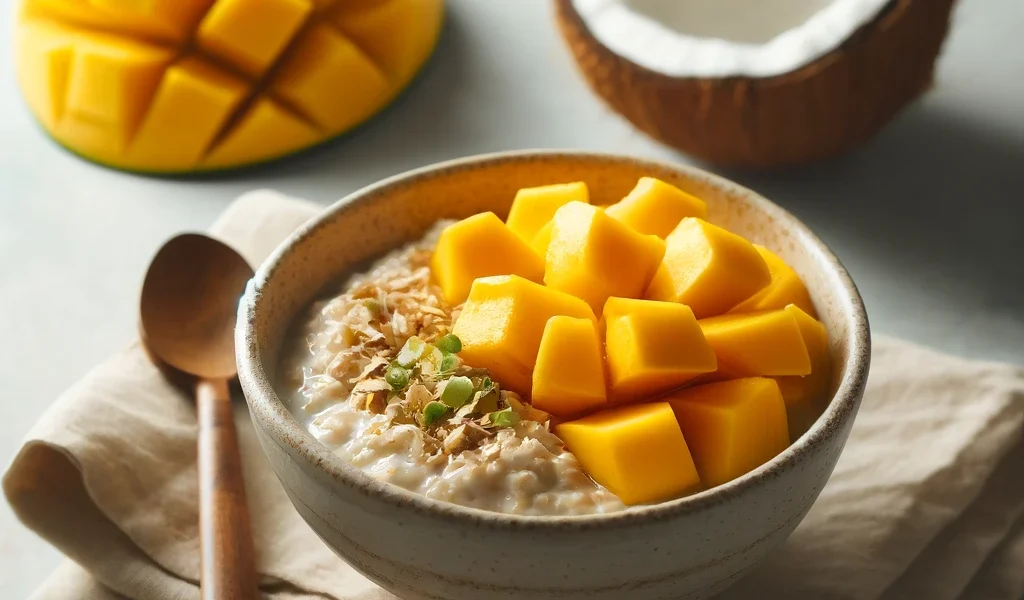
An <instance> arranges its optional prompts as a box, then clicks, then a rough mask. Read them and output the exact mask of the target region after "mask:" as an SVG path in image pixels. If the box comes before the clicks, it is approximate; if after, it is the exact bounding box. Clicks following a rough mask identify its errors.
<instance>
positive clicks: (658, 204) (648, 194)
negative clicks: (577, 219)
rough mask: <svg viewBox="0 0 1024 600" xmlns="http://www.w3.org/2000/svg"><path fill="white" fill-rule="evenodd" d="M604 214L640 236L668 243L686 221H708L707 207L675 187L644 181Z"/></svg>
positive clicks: (648, 179) (639, 182)
mask: <svg viewBox="0 0 1024 600" xmlns="http://www.w3.org/2000/svg"><path fill="white" fill-rule="evenodd" d="M605 212H606V213H608V216H610V217H612V218H613V219H617V220H619V221H622V222H623V223H625V224H626V225H629V226H630V227H632V228H633V229H635V230H636V231H638V232H640V233H643V234H645V235H656V236H658V237H660V238H661V239H665V238H666V237H668V234H670V233H672V230H673V229H675V228H676V226H677V225H679V222H680V221H682V220H683V218H684V217H698V218H701V219H705V218H707V215H708V205H707V204H706V203H705V202H704V201H703V200H701V199H700V198H697V197H695V196H691V195H690V194H687V193H686V192H684V191H683V190H681V189H679V188H677V187H675V186H674V185H672V184H669V183H665V182H664V181H662V180H660V179H655V178H654V177H641V178H640V180H639V181H638V182H637V184H636V187H634V188H633V190H632V191H631V192H630V193H629V194H628V195H627V196H626V197H625V198H623V199H622V200H620V201H618V202H616V203H615V204H613V205H611V206H609V207H608V208H607V209H606V210H605Z"/></svg>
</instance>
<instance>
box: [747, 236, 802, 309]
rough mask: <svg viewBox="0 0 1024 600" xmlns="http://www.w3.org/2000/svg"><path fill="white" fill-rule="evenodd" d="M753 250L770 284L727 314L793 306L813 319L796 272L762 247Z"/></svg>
mask: <svg viewBox="0 0 1024 600" xmlns="http://www.w3.org/2000/svg"><path fill="white" fill-rule="evenodd" d="M754 248H755V249H756V250H757V252H758V254H760V255H761V258H763V259H764V262H765V263H766V264H767V265H768V272H769V273H771V276H772V282H771V283H769V284H768V285H767V286H766V287H764V288H762V289H761V291H759V292H757V293H756V294H754V295H753V296H751V297H749V298H747V299H746V300H744V301H743V302H740V303H739V304H737V305H736V306H734V307H732V309H731V310H730V311H729V312H731V313H739V312H757V311H760V310H774V309H779V308H785V307H786V306H787V305H789V304H795V305H797V306H799V307H800V308H801V309H802V310H803V311H804V312H806V313H807V314H809V315H811V316H812V317H813V316H814V315H815V314H816V313H815V311H814V304H813V303H812V302H811V295H810V294H809V293H807V287H806V286H804V282H803V280H801V279H800V276H799V275H797V274H796V271H794V270H793V268H792V267H790V266H789V265H787V264H786V262H785V261H784V260H782V259H781V258H779V257H778V255H776V254H775V253H774V252H772V251H771V250H769V249H767V248H765V247H764V246H761V245H759V244H754Z"/></svg>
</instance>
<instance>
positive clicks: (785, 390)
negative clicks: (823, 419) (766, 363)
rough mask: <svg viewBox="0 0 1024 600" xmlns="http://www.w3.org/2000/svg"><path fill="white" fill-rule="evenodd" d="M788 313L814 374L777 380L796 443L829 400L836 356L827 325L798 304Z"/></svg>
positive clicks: (790, 433)
mask: <svg viewBox="0 0 1024 600" xmlns="http://www.w3.org/2000/svg"><path fill="white" fill-rule="evenodd" d="M785 310H786V312H789V313H790V314H792V315H793V317H794V318H795V319H796V322H797V325H799V327H800V335H801V336H802V337H803V340H804V345H805V346H806V347H807V354H808V355H809V356H810V359H811V373H810V375H807V376H804V377H800V376H792V375H791V376H784V377H776V378H775V381H776V382H777V383H778V384H779V390H781V391H782V399H783V400H785V402H786V413H787V416H788V419H789V437H790V439H794V440H795V439H797V438H798V437H800V436H801V435H803V434H804V432H805V431H807V430H808V429H809V428H810V427H811V425H812V424H813V423H814V421H815V420H817V418H818V415H820V414H821V411H822V410H823V409H824V405H825V404H826V403H827V402H828V401H829V398H828V396H827V393H828V388H829V384H830V383H831V377H832V355H831V353H830V352H829V345H828V332H827V331H826V330H825V326H824V325H822V324H821V323H820V322H819V321H818V320H817V319H815V318H814V317H812V316H810V315H809V314H807V313H806V312H804V311H803V310H802V309H801V308H800V307H798V306H796V305H794V304H791V305H789V306H787V307H786V308H785Z"/></svg>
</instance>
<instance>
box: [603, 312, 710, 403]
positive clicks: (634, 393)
mask: <svg viewBox="0 0 1024 600" xmlns="http://www.w3.org/2000/svg"><path fill="white" fill-rule="evenodd" d="M602 321H603V322H604V326H605V335H604V339H605V353H606V356H607V364H608V385H609V388H610V391H609V396H610V398H611V399H612V401H613V402H615V403H619V404H621V403H628V402H640V401H643V400H647V399H650V398H651V397H652V396H655V395H657V394H660V393H662V392H666V391H669V390H671V389H673V388H676V387H679V386H681V385H683V384H684V383H686V382H688V381H690V380H691V379H693V378H694V377H697V376H698V375H701V374H702V373H710V372H713V371H714V370H715V368H716V364H717V361H716V358H715V353H714V351H713V350H712V349H711V346H710V345H709V344H708V342H707V341H706V340H705V339H704V334H703V332H702V331H701V328H700V325H699V324H698V323H697V320H696V319H695V318H694V316H693V312H692V311H691V310H690V309H689V307H687V306H684V305H682V304H676V303H672V302H654V301H651V300H634V299H627V298H609V299H608V302H607V303H605V306H604V313H603V315H602Z"/></svg>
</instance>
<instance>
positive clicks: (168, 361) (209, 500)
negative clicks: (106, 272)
mask: <svg viewBox="0 0 1024 600" xmlns="http://www.w3.org/2000/svg"><path fill="white" fill-rule="evenodd" d="M252 276H253V272H252V269H251V268H250V267H249V265H248V264H247V263H246V262H245V259H243V258H242V257H241V256H239V255H238V253H237V252H235V251H234V250H232V249H231V248H229V247H228V246H226V245H225V244H222V243H221V242H218V241H217V240H214V239H213V238H209V237H206V236H204V235H199V234H191V233H190V234H184V235H179V236H177V237H174V238H172V239H171V240H169V241H168V242H167V243H166V244H164V246H163V247H162V248H161V249H160V251H159V252H157V254H156V256H155V257H154V258H153V262H152V263H151V264H150V265H149V270H148V271H147V272H146V280H145V283H144V284H143V286H142V301H141V322H140V328H141V330H142V331H141V333H142V342H143V344H144V345H145V347H146V350H147V352H148V353H149V355H150V357H151V358H153V359H155V360H154V362H157V363H163V365H159V364H158V366H162V367H163V368H164V369H165V370H166V368H167V367H170V368H171V369H173V370H176V371H178V372H180V374H182V375H185V376H188V379H189V380H190V381H191V383H192V385H194V387H195V396H196V405H197V406H196V413H197V416H198V421H199V446H198V456H199V539H200V557H201V559H202V566H201V571H200V588H201V590H202V597H203V599H204V600H235V599H241V600H251V599H254V598H257V597H258V596H257V587H256V584H257V579H256V568H255V553H254V551H253V543H252V531H251V527H250V523H249V509H248V506H247V504H246V501H245V484H244V482H243V479H242V463H241V459H240V457H239V454H238V440H237V436H236V433H235V421H234V418H233V416H232V410H231V395H230V392H229V390H228V383H229V382H230V381H231V380H232V379H234V378H235V375H236V374H237V373H236V368H235V343H234V328H235V311H236V309H237V307H238V299H239V298H240V297H241V295H242V292H243V291H244V290H245V285H246V282H247V281H249V279H251V278H252Z"/></svg>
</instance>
